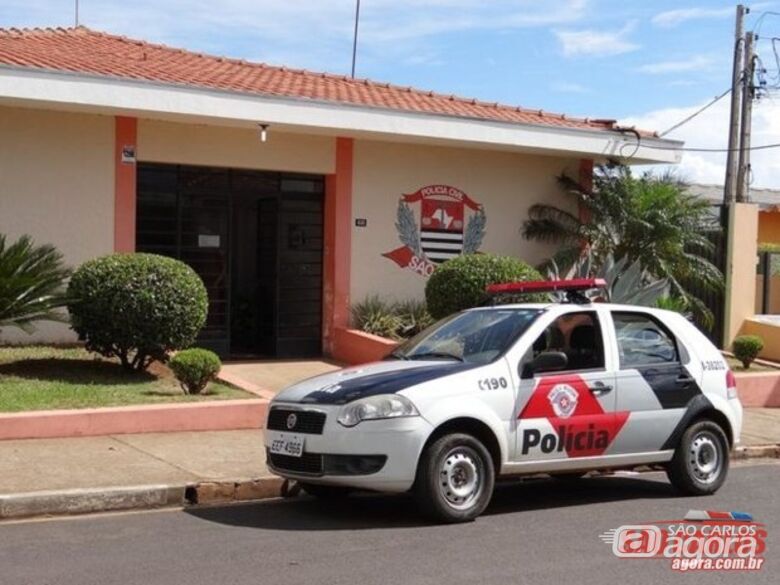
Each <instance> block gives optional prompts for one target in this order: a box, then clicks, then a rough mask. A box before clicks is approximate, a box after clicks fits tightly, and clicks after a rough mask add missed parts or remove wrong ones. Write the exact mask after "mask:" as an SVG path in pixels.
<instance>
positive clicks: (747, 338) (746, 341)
mask: <svg viewBox="0 0 780 585" xmlns="http://www.w3.org/2000/svg"><path fill="white" fill-rule="evenodd" d="M733 348H734V357H736V358H737V359H738V360H739V361H741V362H742V366H743V367H744V368H745V369H748V368H749V367H750V364H752V363H753V360H754V359H756V358H757V357H758V354H759V353H760V352H761V350H762V349H764V340H763V339H761V338H760V337H759V336H758V335H740V336H739V337H736V338H734V343H733Z"/></svg>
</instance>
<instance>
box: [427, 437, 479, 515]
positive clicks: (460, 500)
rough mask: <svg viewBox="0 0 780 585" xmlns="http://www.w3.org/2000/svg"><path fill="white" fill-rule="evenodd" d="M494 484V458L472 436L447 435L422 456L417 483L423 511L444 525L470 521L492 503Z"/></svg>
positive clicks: (434, 443) (428, 448)
mask: <svg viewBox="0 0 780 585" xmlns="http://www.w3.org/2000/svg"><path fill="white" fill-rule="evenodd" d="M494 483H495V469H494V467H493V459H492V458H491V456H490V453H489V452H488V450H487V449H486V448H485V446H484V445H483V444H482V443H481V442H480V441H478V440H477V439H476V438H474V437H472V436H471V435H466V434H462V433H453V434H450V435H444V436H443V437H440V438H439V439H437V440H436V441H434V442H433V443H432V444H431V445H429V446H428V447H427V448H426V449H425V451H424V452H423V454H422V457H421V459H420V465H419V467H418V471H417V481H416V482H415V488H414V493H415V498H416V500H417V503H418V505H419V507H420V510H421V511H422V512H423V513H424V514H426V515H428V516H430V517H432V518H434V519H436V520H439V521H442V522H449V523H454V522H469V521H471V520H474V518H476V517H477V516H479V515H480V514H481V513H482V512H483V511H484V509H485V508H486V507H487V505H488V503H489V502H490V498H491V496H492V495H493V485H494Z"/></svg>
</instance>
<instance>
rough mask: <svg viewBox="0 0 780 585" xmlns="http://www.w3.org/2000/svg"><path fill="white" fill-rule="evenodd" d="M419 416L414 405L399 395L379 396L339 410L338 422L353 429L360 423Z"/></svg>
mask: <svg viewBox="0 0 780 585" xmlns="http://www.w3.org/2000/svg"><path fill="white" fill-rule="evenodd" d="M403 416H420V413H419V412H417V409H416V408H415V406H414V404H412V402H411V401H410V400H409V399H408V398H405V397H404V396H401V395H399V394H379V395H378V396H369V397H368V398H361V399H360V400H355V402H350V403H349V404H347V405H346V406H344V407H343V408H342V409H341V412H340V413H339V416H338V419H337V420H338V421H339V423H341V424H342V425H344V426H345V427H354V426H355V425H356V424H358V423H359V422H360V421H364V420H378V419H383V418H400V417H403Z"/></svg>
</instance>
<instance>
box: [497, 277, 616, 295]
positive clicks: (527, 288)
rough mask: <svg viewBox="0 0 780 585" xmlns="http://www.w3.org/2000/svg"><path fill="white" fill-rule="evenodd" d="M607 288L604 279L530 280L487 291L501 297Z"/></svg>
mask: <svg viewBox="0 0 780 585" xmlns="http://www.w3.org/2000/svg"><path fill="white" fill-rule="evenodd" d="M605 286H607V282H606V281H605V280H604V279H603V278H574V279H572V280H530V281H528V282H507V283H504V284H490V285H488V287H487V288H486V289H485V290H486V291H487V293H488V294H491V295H501V294H522V293H544V292H555V291H565V292H577V291H582V290H591V289H594V288H603V287H605Z"/></svg>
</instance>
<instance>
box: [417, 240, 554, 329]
mask: <svg viewBox="0 0 780 585" xmlns="http://www.w3.org/2000/svg"><path fill="white" fill-rule="evenodd" d="M521 280H542V275H541V274H539V273H538V272H537V271H536V270H535V269H534V268H532V267H531V266H529V265H528V264H526V263H525V262H523V261H522V260H518V259H517V258H512V257H511V256H494V255H492V254H466V255H463V256H458V257H456V258H453V259H452V260H448V261H447V262H445V263H444V264H442V265H441V266H438V267H437V268H436V270H434V271H433V274H432V275H431V277H430V278H429V279H428V284H426V286H425V301H426V304H427V306H428V311H429V312H430V314H431V316H432V317H434V318H435V319H441V318H443V317H446V316H447V315H450V314H452V313H455V312H456V311H462V310H463V309H468V308H471V307H476V306H477V305H479V304H480V303H481V302H483V301H484V300H485V298H486V294H485V287H487V286H488V285H489V284H498V283H504V282H517V281H521Z"/></svg>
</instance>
